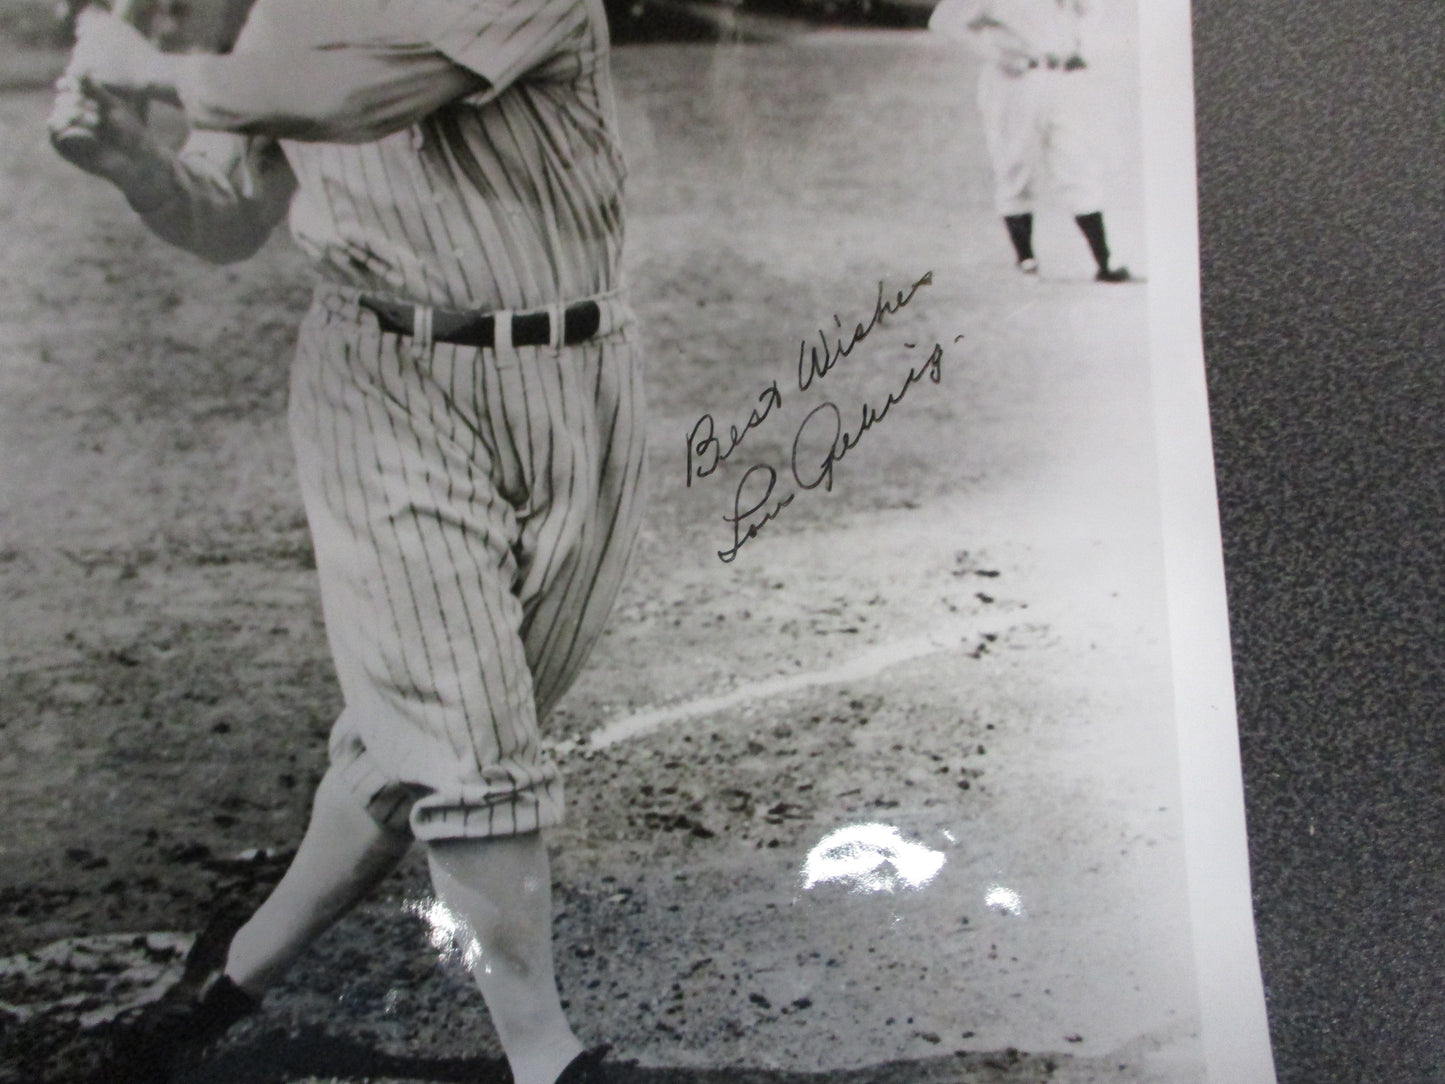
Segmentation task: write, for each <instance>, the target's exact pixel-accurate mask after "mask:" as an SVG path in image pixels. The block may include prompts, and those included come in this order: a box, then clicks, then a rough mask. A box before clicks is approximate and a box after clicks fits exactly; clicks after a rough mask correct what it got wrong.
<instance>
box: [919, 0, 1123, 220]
mask: <svg viewBox="0 0 1445 1084" xmlns="http://www.w3.org/2000/svg"><path fill="white" fill-rule="evenodd" d="M1084 11H1085V7H1084V3H1083V0H944V2H943V3H942V4H940V5H939V6H938V7H937V8H936V9H935V10H934V13H933V16H932V18H931V19H930V21H929V26H930V28H931V29H934V30H937V31H941V32H943V33H945V34H947V35H948V36H950V37H953V38H957V39H959V40H961V41H963V42H964V43H965V44H967V45H968V47H969V48H970V49H971V50H972V51H973V52H975V53H976V54H977V55H978V56H980V57H981V58H982V59H983V60H984V61H985V63H984V65H983V67H982V70H981V71H980V73H979V83H978V106H979V112H980V114H981V115H982V118H983V126H984V136H985V139H986V140H987V143H988V150H989V157H990V160H991V162H992V164H993V172H994V182H995V199H994V202H995V205H996V207H997V209H998V212H999V214H1001V215H1005V216H1008V215H1017V214H1027V213H1030V212H1032V211H1033V210H1034V209H1035V208H1036V205H1037V200H1038V195H1039V190H1040V188H1041V187H1042V183H1043V182H1044V181H1045V179H1046V177H1051V178H1052V181H1053V183H1054V186H1055V191H1056V195H1057V198H1058V200H1059V202H1060V204H1062V205H1063V207H1064V208H1065V209H1067V210H1069V211H1071V212H1072V213H1074V214H1085V213H1088V212H1092V211H1097V210H1098V209H1099V207H1100V205H1101V201H1102V194H1101V185H1100V179H1099V171H1098V168H1097V165H1096V162H1097V160H1098V157H1099V151H1098V148H1097V137H1096V136H1095V135H1093V134H1092V133H1094V132H1095V131H1096V126H1097V120H1096V118H1095V117H1093V115H1092V111H1091V109H1090V104H1089V102H1088V100H1087V95H1086V94H1085V93H1084V90H1085V88H1084V86H1083V85H1082V84H1083V83H1084V81H1085V76H1084V75H1083V74H1082V72H1083V71H1084V66H1083V64H1082V63H1081V62H1082V60H1083V57H1082V52H1081V49H1082V45H1081V41H1080V25H1079V19H1080V16H1081V15H1083V14H1084Z"/></svg>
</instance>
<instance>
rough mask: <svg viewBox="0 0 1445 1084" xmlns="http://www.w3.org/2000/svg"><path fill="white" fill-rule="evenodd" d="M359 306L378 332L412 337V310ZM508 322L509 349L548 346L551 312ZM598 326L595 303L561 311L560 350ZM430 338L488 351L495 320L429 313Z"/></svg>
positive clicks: (369, 303) (370, 303) (365, 301)
mask: <svg viewBox="0 0 1445 1084" xmlns="http://www.w3.org/2000/svg"><path fill="white" fill-rule="evenodd" d="M360 305H361V307H362V308H364V309H366V310H367V311H368V312H373V313H375V314H376V321H377V324H378V325H379V326H380V327H381V330H382V331H386V332H390V333H391V334H393V335H414V334H415V333H416V307H415V306H413V305H407V304H405V303H403V302H397V301H383V300H382V299H381V298H378V297H368V296H366V295H365V294H363V295H362V296H361V298H360ZM509 318H510V320H511V321H512V345H513V346H546V345H547V344H548V343H550V342H552V312H551V311H549V310H547V309H538V310H537V311H535V312H514V313H511V314H509ZM601 326H602V309H601V307H600V306H599V305H598V304H597V302H595V301H578V302H577V303H576V304H573V305H568V306H567V307H566V308H565V309H564V310H562V336H561V341H562V344H563V345H564V346H572V345H574V344H575V343H580V342H586V341H587V340H588V339H590V338H592V336H594V335H596V334H597V331H598V329H599V328H600V327H601ZM431 337H432V341H433V342H439V343H455V344H456V345H458V346H481V347H491V346H495V345H496V343H497V316H496V314H495V313H490V312H450V311H448V310H447V309H433V310H432V313H431Z"/></svg>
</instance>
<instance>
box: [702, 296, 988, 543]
mask: <svg viewBox="0 0 1445 1084" xmlns="http://www.w3.org/2000/svg"><path fill="white" fill-rule="evenodd" d="M932 285H933V272H932V271H928V272H925V273H924V274H923V275H921V276H919V277H918V278H916V279H914V280H913V281H912V282H910V283H909V284H908V285H907V286H905V287H904V288H903V289H901V290H896V291H894V292H893V293H892V294H886V293H885V291H884V288H883V283H881V282H880V283H879V284H878V294H877V297H876V299H875V301H874V304H873V312H872V314H871V315H870V316H869V317H868V318H867V319H866V320H858V321H856V322H855V323H854V324H853V326H852V329H851V330H845V328H844V324H843V319H842V317H841V316H839V315H838V314H836V313H834V315H833V324H834V328H835V330H832V331H830V330H827V329H824V328H819V329H818V332H817V338H816V341H813V340H809V339H804V340H802V341H801V342H800V343H799V344H798V367H797V392H798V393H805V392H808V391H810V390H811V389H813V388H814V386H815V385H818V384H820V382H821V381H823V380H824V379H826V378H827V376H828V374H829V373H831V372H832V371H833V370H834V369H835V368H836V367H837V366H838V365H839V364H840V363H842V362H843V361H844V360H845V359H846V358H848V357H849V356H851V355H852V354H853V352H854V351H855V350H856V349H857V348H858V346H859V344H860V343H862V342H863V341H864V340H865V339H867V338H868V337H869V336H870V335H872V334H873V332H874V331H876V330H877V329H878V328H879V327H881V326H883V325H884V324H885V323H886V322H887V320H888V317H890V316H893V315H895V314H897V313H898V312H900V311H902V310H903V309H904V308H905V307H907V306H908V304H909V303H910V302H912V301H913V299H914V298H915V297H916V296H917V295H918V292H919V291H920V290H922V289H923V288H924V287H925V286H932ZM962 338H963V336H962V335H957V336H955V337H954V339H953V341H954V342H955V343H956V342H959V341H960V340H961V339H962ZM903 345H904V346H905V347H907V348H908V349H909V350H916V349H918V344H916V343H911V342H905V343H904V344H903ZM943 359H944V348H943V345H942V344H941V343H934V344H933V346H932V348H931V350H930V351H929V353H928V356H927V357H926V359H925V360H924V361H922V362H921V363H914V364H911V365H909V367H908V373H907V375H906V376H905V377H904V379H903V381H902V383H901V384H899V385H897V386H896V387H895V388H894V390H893V391H890V392H889V393H888V394H887V396H886V398H885V399H884V400H883V401H882V402H881V403H878V402H877V401H876V400H875V401H874V402H873V403H866V402H865V403H862V404H861V405H860V407H859V408H858V409H857V411H856V413H854V415H853V416H854V417H856V419H857V421H856V422H853V423H850V424H848V425H845V408H843V407H840V406H839V405H838V403H837V402H836V401H833V400H829V401H827V402H823V403H819V404H818V405H817V406H814V407H813V408H812V409H811V410H809V411H808V413H807V415H806V416H805V417H804V418H803V420H802V423H801V424H800V425H799V426H798V428H797V430H796V431H795V433H794V434H793V446H792V455H791V456H790V458H789V461H788V463H787V467H786V471H787V473H788V474H790V475H791V485H789V484H788V483H787V482H783V483H782V484H781V486H780V477H782V474H781V472H780V470H779V469H778V468H777V467H775V466H774V465H772V464H770V463H766V462H758V463H753V464H752V465H751V466H749V467H748V469H747V470H746V471H744V472H743V475H742V478H741V479H740V480H739V481H738V485H737V489H736V490H735V491H734V493H733V504H732V512H731V514H729V515H725V516H723V517H722V518H723V522H724V523H727V524H728V525H730V527H731V528H732V545H731V546H729V547H728V548H727V549H723V550H718V551H717V555H718V558H719V559H720V560H722V561H723V562H724V563H727V562H731V561H732V560H734V559H735V558H736V557H737V555H738V553H739V551H740V550H741V549H742V548H743V546H745V545H747V543H748V542H750V541H752V540H753V539H754V538H756V537H758V533H759V532H760V531H761V530H762V529H763V528H764V527H765V526H766V525H767V524H768V523H770V522H772V521H773V520H774V519H776V518H777V517H778V515H779V514H781V513H782V511H783V510H784V509H785V508H787V507H788V506H789V505H791V504H792V503H793V502H794V501H795V500H797V498H798V494H799V493H801V492H807V491H809V490H815V489H823V490H824V491H830V490H832V488H833V480H834V470H833V468H834V467H835V466H836V465H837V464H838V463H839V462H841V461H842V460H843V458H844V457H845V456H847V455H848V453H849V452H851V451H852V450H853V449H855V448H857V447H858V445H859V444H861V443H862V442H863V441H864V439H865V438H866V436H867V434H868V432H869V431H870V430H872V429H873V428H874V427H875V426H877V425H878V424H879V423H881V422H882V421H883V420H884V419H885V418H887V417H888V415H889V412H890V411H891V410H892V409H893V408H894V407H895V406H897V405H898V404H899V403H901V402H903V400H904V398H905V397H906V396H907V395H908V393H909V391H910V390H911V389H912V388H915V387H917V386H918V385H919V384H921V383H924V382H925V381H926V382H930V383H933V384H938V383H940V382H941V381H942V380H943ZM793 394H794V392H793V391H792V390H789V391H788V392H787V398H791V397H792V395H793ZM784 398H785V396H784V390H783V388H782V387H781V386H780V385H779V383H778V381H776V380H773V381H771V382H770V383H769V384H768V385H767V386H766V387H764V388H763V390H762V391H761V392H759V393H758V396H757V399H756V400H755V401H754V403H752V404H750V405H749V407H748V413H747V416H746V418H744V419H743V420H742V421H741V422H740V423H738V424H731V425H728V426H727V427H726V430H725V431H724V428H723V426H722V424H721V423H720V422H719V421H718V420H717V419H716V418H715V417H714V416H713V415H712V414H710V413H709V414H703V415H702V416H701V417H699V418H698V419H697V421H696V422H695V423H694V424H693V427H692V430H691V431H690V432H689V433H688V435H687V485H688V486H689V487H691V486H692V484H693V482H694V481H695V480H699V479H704V478H708V477H710V476H711V475H713V474H714V473H716V472H717V471H718V470H719V469H720V468H721V467H722V465H723V464H724V463H726V462H727V461H728V459H730V458H731V457H732V456H733V455H734V454H735V453H736V452H737V450H738V448H739V447H740V446H741V445H742V444H743V443H744V441H746V440H747V437H748V434H749V433H752V432H754V431H755V430H757V429H758V428H759V427H760V426H762V425H764V424H765V423H766V422H767V421H768V419H769V418H771V417H773V415H774V414H775V413H777V412H779V411H781V409H782V407H783V405H784Z"/></svg>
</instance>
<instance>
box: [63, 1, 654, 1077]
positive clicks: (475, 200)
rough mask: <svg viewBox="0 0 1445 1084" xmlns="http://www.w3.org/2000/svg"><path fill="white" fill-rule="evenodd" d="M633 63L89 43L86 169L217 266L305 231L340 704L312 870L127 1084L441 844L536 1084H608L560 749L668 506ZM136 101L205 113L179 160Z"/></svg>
mask: <svg viewBox="0 0 1445 1084" xmlns="http://www.w3.org/2000/svg"><path fill="white" fill-rule="evenodd" d="M608 54H609V46H608V39H607V29H606V23H605V19H604V15H603V9H602V5H601V0H405V2H402V0H347V2H346V3H345V4H323V3H319V2H317V0H259V2H258V3H257V5H256V6H255V8H254V9H253V10H252V12H251V14H250V16H249V18H248V20H247V22H246V24H245V26H244V28H243V29H242V31H241V33H240V37H239V39H238V41H237V42H236V44H235V47H234V49H233V50H232V52H231V53H230V54H228V55H225V56H216V55H211V56H188V57H178V56H170V55H162V54H160V53H158V52H157V51H156V50H155V49H154V48H153V47H152V46H151V45H150V44H149V43H148V42H147V41H146V40H145V39H144V38H142V37H141V36H140V35H139V34H137V33H136V32H135V31H133V30H132V29H131V28H129V27H127V26H126V25H125V24H124V23H122V22H120V21H118V20H116V19H114V18H111V17H109V16H107V15H104V14H101V13H92V14H89V15H88V16H86V17H85V18H84V19H83V20H82V22H81V26H80V29H79V32H78V35H77V46H76V52H75V56H74V58H73V63H72V66H71V68H70V71H69V75H68V77H67V79H66V80H65V81H63V83H62V86H61V88H60V94H59V96H58V100H57V105H56V110H55V113H54V115H53V116H52V121H51V124H52V130H53V131H57V132H58V131H61V130H71V129H73V128H74V126H75V125H77V124H80V125H83V126H86V127H88V128H89V129H90V130H91V131H92V132H93V134H94V137H95V138H94V141H93V142H94V146H93V147H92V148H91V150H90V151H88V152H87V153H86V154H85V155H84V156H83V157H79V158H78V160H77V164H78V165H82V166H83V167H84V168H86V169H88V170H90V171H91V172H94V173H97V174H99V175H101V176H104V177H106V178H108V179H109V180H111V181H112V182H114V183H115V184H116V185H117V186H118V187H119V188H120V189H121V191H122V192H123V193H124V195H125V196H126V198H127V199H128V200H129V202H130V204H131V206H132V207H133V208H134V209H135V210H136V211H137V212H138V213H139V214H140V215H141V217H142V218H143V219H144V221H145V222H146V224H147V225H148V226H149V227H150V228H151V229H152V230H153V231H154V232H156V233H157V234H159V235H160V236H161V237H163V238H165V239H166V240H168V241H170V242H173V243H174V244H176V245H179V246H181V247H183V248H185V249H188V250H190V251H192V252H195V253H198V254H200V255H202V256H204V257H207V258H209V259H211V260H214V261H230V260H238V259H243V258H245V257H246V256H248V255H250V254H251V253H252V252H254V251H255V250H256V249H257V248H258V247H259V246H260V245H261V244H262V243H263V242H264V241H265V239H266V237H267V236H268V234H269V233H270V232H271V230H272V228H273V227H274V226H275V225H276V224H278V223H279V221H280V219H281V218H282V217H284V216H286V215H288V214H289V218H290V227H291V232H292V234H293V236H294V237H295V239H296V240H297V242H298V243H299V244H300V245H301V247H302V248H303V249H304V250H305V251H306V252H307V253H308V254H309V255H310V257H311V258H312V260H313V261H314V263H315V266H316V267H317V269H318V270H319V280H320V282H319V285H318V286H317V288H316V293H315V300H314V304H313V306H312V308H311V310H310V313H309V315H308V316H307V318H306V320H305V323H304V325H303V327H302V330H301V335H300V342H299V346H298V350H297V355H296V360H295V364H294V368H293V375H292V386H291V398H290V421H291V430H292V436H293V440H294V443H295V447H296V453H297V461H298V472H299V477H300V481H301V487H302V493H303V497H304V500H305V505H306V511H307V515H308V520H309V523H310V527H311V532H312V536H313V540H314V544H315V550H316V559H317V567H318V571H319V575H320V580H321V592H322V602H323V607H324V611H325V617H326V625H327V630H328V636H329V639H330V643H331V648H332V652H333V654H334V657H335V660H336V667H337V671H338V675H339V678H340V681H341V685H342V690H343V693H344V696H345V707H344V710H343V711H342V713H341V716H340V718H339V719H338V720H337V721H336V724H335V727H334V729H333V731H332V735H331V739H330V767H329V769H328V771H327V773H326V775H325V777H324V778H323V780H322V782H321V783H320V785H319V787H318V790H317V794H316V797H315V802H314V807H313V811H312V817H311V821H310V824H309V826H308V829H307V832H306V835H305V837H304V839H303V841H302V843H301V845H300V847H299V849H298V851H297V854H296V857H295V859H294V861H293V863H292V865H291V867H290V868H289V870H288V871H287V873H286V875H285V876H284V878H283V879H282V880H281V882H280V883H279V885H278V886H277V887H276V889H275V891H274V892H273V894H272V895H271V896H270V897H269V898H268V899H267V901H266V902H265V903H264V904H263V905H262V907H261V908H260V909H259V911H258V912H257V913H256V914H255V915H254V916H253V917H252V918H251V919H250V921H249V922H248V923H247V924H246V925H244V926H243V927H242V928H241V929H240V930H239V932H238V933H237V934H236V935H235V937H234V939H233V940H232V941H231V943H230V947H229V951H228V955H227V956H226V960H225V965H224V968H223V969H221V970H218V971H217V972H216V973H215V974H213V975H211V976H209V977H208V978H207V979H206V981H205V982H204V983H201V984H199V988H197V989H190V988H182V989H178V990H177V991H176V992H174V994H173V996H169V997H168V998H167V999H166V1000H164V1001H163V1002H161V1003H159V1004H158V1005H156V1006H154V1007H153V1008H152V1010H151V1011H150V1012H149V1013H147V1014H146V1015H145V1016H144V1017H143V1018H142V1019H141V1020H140V1021H139V1022H137V1024H136V1025H135V1026H134V1027H133V1028H131V1029H129V1030H128V1031H126V1032H123V1033H122V1036H121V1040H122V1041H121V1042H120V1043H119V1044H118V1046H119V1051H118V1053H117V1055H116V1061H115V1064H114V1065H113V1066H112V1067H111V1069H110V1070H108V1072H109V1076H108V1079H109V1080H112V1081H119V1080H123V1079H133V1080H164V1079H167V1074H169V1073H171V1072H173V1066H174V1064H175V1063H176V1062H177V1060H178V1058H179V1057H180V1056H181V1055H180V1053H178V1049H179V1048H183V1047H184V1048H193V1047H196V1046H197V1045H198V1044H199V1043H201V1042H204V1041H208V1040H209V1039H211V1038H214V1037H215V1036H216V1035H218V1034H220V1033H221V1032H222V1031H224V1030H225V1028H227V1027H229V1026H230V1024H231V1023H233V1022H234V1021H235V1020H237V1019H239V1018H240V1017H241V1016H243V1015H245V1014H246V1013H247V1012H250V1011H252V1010H253V1009H255V1008H256V1007H257V1003H258V999H259V997H260V995H261V993H262V991H263V990H264V989H265V987H266V986H267V985H269V984H270V983H271V982H273V981H274V980H275V979H276V978H278V977H279V976H280V975H281V974H282V973H283V972H284V971H285V970H286V968H287V966H288V965H289V964H290V963H291V962H292V961H294V960H295V959H296V958H297V956H298V955H299V954H300V953H301V952H302V951H303V950H304V949H305V947H306V946H307V945H309V944H310V943H311V942H312V940H313V939H314V938H315V937H316V936H317V935H318V934H320V933H321V932H322V931H323V930H325V929H326V928H327V927H328V926H329V925H330V924H331V923H332V922H334V921H335V920H336V919H337V918H338V917H339V916H340V915H341V914H343V913H344V912H345V911H346V910H347V909H349V908H350V907H351V906H352V905H353V904H354V903H355V902H356V901H357V900H358V899H360V898H361V897H362V895H363V894H364V893H366V892H367V891H368V890H369V889H370V888H371V887H372V886H374V885H375V884H376V883H377V882H378V881H379V880H380V879H381V878H382V877H384V876H385V875H386V874H387V873H388V872H390V871H391V870H392V869H393V868H394V867H395V865H396V863H397V862H398V861H399V860H400V858H401V857H402V855H403V854H404V853H405V852H406V851H407V850H408V848H409V846H410V845H411V844H412V843H413V842H414V841H420V842H421V843H422V844H423V845H424V846H425V848H426V853H427V857H428V860H429V865H430V870H431V874H432V880H433V884H434V886H435V889H436V892H437V895H438V897H439V899H440V900H441V902H442V903H443V904H444V905H445V906H446V908H447V909H448V910H449V911H450V912H451V913H452V915H453V916H454V917H455V918H456V919H457V921H458V922H459V923H461V924H462V925H463V927H464V928H465V929H466V930H467V931H469V933H470V934H471V935H472V937H474V939H475V944H474V951H472V952H470V953H469V960H470V962H471V963H472V965H473V971H474V974H475V976H476V980H477V983H478V985H479V986H480V988H481V990H482V993H483V995H484V997H485V999H486V1002H487V1005H488V1007H489V1009H490V1011H491V1013H492V1017H493V1020H494V1022H495V1024H496V1028H497V1033H498V1036H499V1038H500V1040H501V1042H502V1045H503V1047H504V1049H505V1052H506V1055H507V1058H508V1062H509V1064H510V1066H511V1069H512V1073H513V1076H514V1078H515V1080H516V1081H517V1084H553V1082H554V1081H558V1080H563V1081H567V1082H569V1084H573V1082H577V1081H587V1080H597V1079H602V1076H601V1074H602V1073H603V1072H604V1071H608V1067H607V1066H604V1065H603V1063H602V1060H601V1053H600V1052H599V1051H595V1050H594V1051H583V1049H582V1045H581V1043H580V1042H579V1041H578V1039H577V1038H576V1036H575V1035H574V1034H573V1032H572V1031H571V1029H570V1027H569V1025H568V1023H567V1021H566V1019H565V1018H564V1015H563V1011H562V1008H561V1004H560V1001H559V998H558V992H557V988H556V982H555V978H554V971H553V962H552V948H551V911H550V891H551V882H550V877H549V871H548V861H547V853H546V850H545V847H544V845H543V842H542V838H541V834H540V833H541V830H542V829H545V828H547V827H548V826H550V825H554V824H556V823H557V822H558V821H559V819H560V818H561V816H562V791H561V784H560V782H559V779H558V775H557V769H556V767H555V765H554V764H553V762H552V761H551V759H550V758H549V756H548V755H547V754H546V752H545V751H544V750H543V749H542V747H541V744H540V740H539V736H538V720H539V718H541V717H542V716H544V715H545V713H546V712H547V711H548V710H549V708H550V707H551V705H552V704H553V703H554V702H555V701H556V700H557V699H558V697H559V696H560V695H561V694H562V693H563V691H564V690H565V689H566V688H567V686H568V685H569V683H570V682H571V681H572V680H573V678H574V677H575V675H576V674H577V671H578V669H579V667H580V666H581V665H582V662H583V660H584V658H585V657H586V655H587V653H588V651H589V648H590V647H591V646H592V644H593V643H594V641H595V640H596V638H597V636H598V634H599V633H600V631H601V628H602V625H603V622H604V620H605V619H606V616H607V614H608V611H609V609H610V607H611V605H612V603H613V600H614V598H615V596H616V593H617V590H618V587H619V585H620V582H621V579H622V575H623V569H624V565H625V563H626V560H627V556H628V552H629V549H630V548H631V545H632V541H633V539H634V537H635V534H636V531H637V526H638V519H639V513H640V510H641V484H640V475H641V470H642V462H643V417H642V398H641V383H640V382H641V371H640V359H639V357H638V355H637V348H636V331H635V329H634V327H633V325H632V318H631V315H630V312H629V309H628V307H627V304H626V300H625V298H624V296H623V294H622V291H621V283H620V277H619V276H620V269H619V264H620V256H621V244H622V233H623V205H622V185H623V176H624V168H623V163H622V159H621V156H620V153H619V149H618V145H617V142H616V137H615V127H616V126H615V119H614V111H613V101H612V87H611V84H610V71H609V61H608ZM135 95H141V96H148V97H150V98H156V99H162V100H169V101H171V102H172V103H174V104H177V105H179V106H181V107H182V108H183V109H184V111H185V115H186V117H187V119H188V121H189V123H190V125H191V129H192V132H191V135H190V136H189V138H188V140H187V141H186V143H185V145H184V146H183V147H182V148H181V149H180V151H179V152H178V153H172V152H171V151H169V150H167V149H166V148H165V147H163V146H162V145H161V144H160V143H159V142H158V141H157V140H156V139H155V138H153V137H152V136H151V134H150V133H149V132H148V131H147V129H146V128H145V126H144V125H143V124H142V123H141V120H140V117H139V114H138V112H137V111H136V109H135V108H134V106H133V105H131V104H129V103H130V102H132V101H133V100H134V98H133V96H135ZM59 145H60V144H59V143H57V146H59ZM182 1037H184V1039H185V1041H184V1042H182ZM193 1053H195V1051H194V1050H193V1049H186V1050H185V1051H184V1055H185V1056H187V1057H189V1056H190V1055H191V1054H193Z"/></svg>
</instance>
